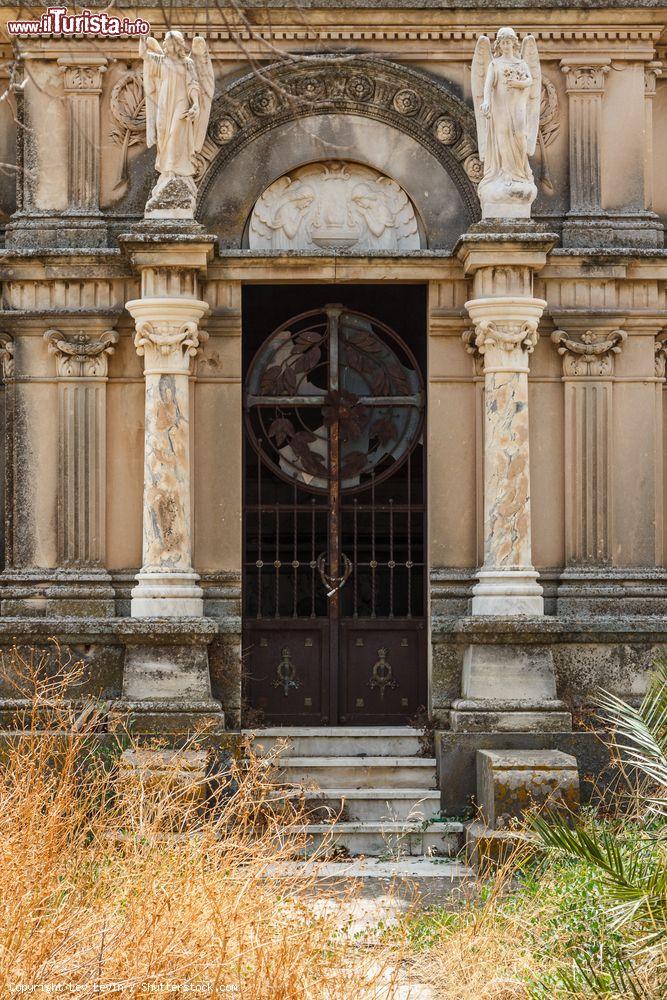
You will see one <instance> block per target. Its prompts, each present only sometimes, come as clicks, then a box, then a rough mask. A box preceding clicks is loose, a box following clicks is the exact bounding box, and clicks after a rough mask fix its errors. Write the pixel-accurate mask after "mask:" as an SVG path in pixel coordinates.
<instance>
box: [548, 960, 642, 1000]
mask: <svg viewBox="0 0 667 1000" xmlns="http://www.w3.org/2000/svg"><path fill="white" fill-rule="evenodd" d="M574 965H575V969H576V973H575V974H571V975H570V974H568V973H567V972H565V973H562V974H561V982H562V984H563V986H564V987H565V988H566V989H567V990H568V991H569V992H570V993H571V994H572V996H573V997H581V995H582V986H584V987H586V988H587V989H588V990H589V991H590V996H592V997H604V998H605V1000H621V998H627V1000H647V996H646V991H645V989H644V987H643V986H642V984H641V983H640V982H639V980H638V978H637V975H636V973H635V970H634V968H633V966H632V963H631V962H630V961H629V960H628V959H624V958H621V957H620V956H615V957H614V960H613V961H608V962H607V964H606V967H605V969H604V971H600V970H598V969H594V968H593V967H592V965H591V964H590V963H588V964H586V965H584V964H583V963H582V962H579V961H578V960H577V959H575V961H574Z"/></svg>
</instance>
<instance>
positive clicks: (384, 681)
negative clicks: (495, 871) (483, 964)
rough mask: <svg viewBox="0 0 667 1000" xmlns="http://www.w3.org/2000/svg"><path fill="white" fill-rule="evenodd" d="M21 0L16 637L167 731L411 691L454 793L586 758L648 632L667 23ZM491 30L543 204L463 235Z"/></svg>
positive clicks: (528, 9) (654, 592)
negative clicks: (147, 37) (66, 25)
mask: <svg viewBox="0 0 667 1000" xmlns="http://www.w3.org/2000/svg"><path fill="white" fill-rule="evenodd" d="M91 6H92V7H94V6H95V5H94V4H92V5H91ZM41 12H42V8H41V7H40V8H38V7H36V6H34V7H33V5H32V4H28V5H22V6H21V7H20V8H15V7H9V6H5V7H3V8H2V24H3V32H2V67H3V69H2V74H3V100H2V102H1V103H0V145H1V150H2V152H1V156H0V159H1V160H2V171H1V173H0V212H1V213H2V215H1V223H2V230H3V243H2V249H1V250H0V282H1V284H2V301H1V314H0V331H1V332H0V341H1V347H2V373H3V380H2V393H1V404H0V407H1V415H2V423H3V426H2V432H1V435H0V439H1V440H2V442H3V451H2V460H3V463H4V493H3V496H2V504H3V507H4V545H3V562H2V572H1V574H0V643H2V645H3V646H5V647H6V646H9V645H11V643H12V642H13V641H14V639H16V640H17V641H18V642H19V643H22V644H28V645H36V646H38V647H40V646H44V645H45V644H46V643H47V642H48V640H49V637H52V636H55V637H57V638H58V639H59V640H60V642H61V644H62V645H63V647H65V648H66V649H71V650H72V651H73V653H74V654H75V655H76V656H80V657H82V658H83V659H84V660H85V661H86V663H87V664H88V681H87V689H86V691H85V692H83V694H88V695H90V694H94V695H96V696H100V697H102V698H103V699H105V700H106V701H108V702H109V703H110V704H111V706H112V708H113V709H114V710H118V711H129V712H131V714H132V717H133V719H134V720H135V725H136V727H137V729H138V731H139V732H142V733H148V734H155V735H158V736H159V735H169V734H177V735H180V734H182V733H185V732H188V731H191V730H192V729H193V728H194V727H196V726H197V725H198V724H199V723H200V722H205V723H206V724H208V725H209V727H210V728H211V731H212V732H213V733H214V734H221V733H224V732H233V731H237V730H239V728H240V727H241V726H242V725H244V724H245V725H253V726H256V725H258V724H259V725H261V724H262V723H266V724H269V725H274V726H275V725H289V726H308V727H317V726H323V727H331V726H339V725H340V726H355V725H359V726H366V727H372V726H383V725H384V726H388V725H392V726H395V725H403V724H405V723H406V722H408V721H409V720H410V719H412V718H413V717H415V715H416V714H417V713H418V711H419V709H420V707H421V706H424V707H427V708H428V711H429V713H430V715H431V717H432V719H433V720H434V724H435V728H436V730H437V732H438V746H439V752H440V755H441V782H442V787H443V796H444V805H445V807H446V808H449V809H450V810H452V811H456V809H457V808H458V806H459V805H460V804H461V802H463V801H465V798H466V796H467V794H468V793H469V791H470V790H471V789H470V786H471V783H472V780H473V779H472V762H473V759H474V757H473V755H474V751H475V749H478V748H479V747H487V748H488V747H500V748H504V749H508V748H509V749H511V748H513V747H529V748H560V749H564V750H566V751H569V752H571V753H574V754H575V756H578V758H579V759H580V760H581V761H584V762H586V763H587V765H588V764H590V760H591V758H590V754H591V753H592V752H593V751H592V750H591V744H590V739H589V737H588V735H587V734H586V733H583V732H582V731H581V729H580V725H581V719H582V717H583V716H584V715H585V712H586V709H587V708H589V707H590V705H591V704H592V702H593V701H594V697H595V691H596V689H597V688H598V686H603V687H605V688H607V689H609V690H611V691H614V692H616V693H617V694H619V695H622V696H624V697H629V698H630V699H636V698H637V697H638V696H639V695H640V694H641V692H642V690H643V687H644V685H645V681H646V677H647V674H648V671H649V670H650V666H651V662H652V661H653V660H654V659H655V657H656V656H659V655H660V654H661V653H662V652H664V650H665V647H666V646H667V562H666V559H667V550H666V547H665V534H666V529H667V503H666V502H665V496H666V489H667V470H666V462H665V447H666V444H667V441H666V434H665V421H666V418H667V406H666V404H665V392H664V389H665V383H666V378H665V372H666V361H667V254H666V252H665V250H664V249H663V243H664V223H665V220H666V219H667V175H666V174H665V171H664V169H663V168H662V167H663V164H664V162H665V156H667V76H666V77H663V76H662V66H663V60H664V57H665V51H664V50H665V46H666V44H667V7H663V6H661V5H660V3H657V2H654V0H644V2H642V0H637V2H634V3H632V2H608V3H598V2H596V0H593V2H587V3H583V2H582V3H580V2H578V0H570V2H569V3H568V2H555V0H554V2H551V0H534V2H533V3H532V4H531V3H530V2H523V0H522V2H514V0H503V2H499V3H497V4H496V5H493V4H489V3H482V2H481V0H480V2H477V0H466V2H464V3H461V4H450V3H447V2H431V0H421V2H420V3H412V2H411V0H405V2H404V3H402V4H401V3H398V2H397V3H386V2H381V0H361V2H356V0H355V2H352V0H350V2H347V0H340V2H339V0H320V2H317V0H312V2H311V0H309V2H308V3H301V4H296V3H289V2H288V0H275V2H274V0H261V2H260V0H257V2H255V0H249V2H247V3H244V4H242V5H241V6H240V7H239V6H238V5H233V6H229V7H227V6H226V5H225V3H224V0H223V2H221V3H219V4H206V3H188V2H187V0H179V2H178V3H176V4H171V5H168V6H165V7H162V6H158V5H156V6H155V7H141V8H135V7H130V6H128V5H125V4H123V3H121V4H119V5H118V6H117V8H116V9H115V10H114V11H113V12H112V13H117V14H118V15H119V16H120V17H128V18H131V19H134V18H136V17H139V16H141V17H142V18H144V19H145V20H146V21H147V22H148V23H149V25H150V28H151V37H152V39H153V40H154V43H148V44H147V43H145V42H144V43H141V46H140V43H139V40H138V37H137V36H135V35H130V34H121V35H120V36H115V37H104V36H102V35H93V34H90V33H89V34H81V33H80V34H76V35H74V36H71V35H70V36H65V35H56V34H52V35H50V36H46V35H44V34H35V33H33V34H27V33H23V34H21V33H18V34H17V33H13V34H10V33H9V31H8V30H7V29H5V28H4V25H6V23H7V22H8V21H13V20H16V19H24V20H25V19H29V18H38V17H39V16H40V14H41ZM506 25H511V26H512V28H513V29H514V31H515V32H516V34H517V36H518V39H519V40H523V39H524V38H525V36H527V35H532V36H534V39H535V44H536V51H537V53H538V56H539V65H538V64H537V63H536V62H533V63H532V64H531V67H532V70H533V81H535V79H537V77H536V76H535V74H536V72H537V71H538V70H539V67H541V79H540V80H539V81H538V82H539V87H538V90H537V92H536V93H535V94H533V95H532V96H531V99H530V100H531V103H530V104H529V108H530V109H532V110H530V114H532V115H536V116H537V117H536V118H534V121H535V123H536V133H535V134H534V135H533V145H534V154H533V155H531V157H530V164H531V168H532V175H533V178H534V185H535V189H536V191H535V197H534V200H533V201H532V209H531V207H530V205H529V206H528V217H526V215H525V213H524V215H523V217H521V213H514V212H512V211H510V210H509V209H508V210H507V215H503V214H502V213H501V214H497V213H496V214H495V215H492V217H487V218H485V219H484V220H483V221H481V208H480V197H479V191H478V189H479V185H480V182H481V181H482V179H483V177H484V170H485V167H484V163H485V162H487V164H488V162H490V161H489V159H488V158H489V157H490V156H491V152H490V143H491V140H490V139H489V138H488V136H487V142H486V152H485V155H484V157H482V156H481V155H480V147H479V136H478V125H477V123H476V118H475V108H474V101H473V98H474V89H475V75H474V74H475V68H474V63H473V54H474V52H475V47H476V44H477V40H478V38H479V37H480V36H481V35H486V36H488V37H489V38H490V39H491V41H492V42H493V39H494V38H495V35H496V33H497V32H498V30H499V29H500V28H502V27H504V26H506ZM171 29H177V30H178V31H180V32H182V35H183V41H181V42H178V39H177V43H178V44H176V43H174V45H173V46H172V49H169V45H168V44H167V42H166V40H165V39H166V35H167V32H168V31H169V30H171ZM195 36H200V38H202V39H203V42H202V41H197V40H194V41H193V39H195ZM162 44H164V45H165V50H164V51H165V52H166V53H167V55H166V56H164V55H161V54H160V53H161V52H162V51H163V50H162V49H161V48H160V45H162ZM151 45H153V47H151ZM178 46H181V48H178ZM183 46H185V47H183ZM510 48H511V46H510ZM177 49H178V51H177ZM186 49H187V52H189V51H190V49H191V55H190V56H187V58H186ZM170 51H171V52H172V53H176V54H173V55H172V56H169V52H170ZM495 51H496V50H495V49H494V52H495ZM508 51H509V50H508ZM524 51H527V50H524ZM531 51H533V50H531ZM179 52H180V53H181V54H180V55H179V54H178V53H179ZM488 58H489V57H487V62H488ZM532 58H533V60H534V59H535V58H536V57H532ZM151 59H152V62H151ZM165 59H166V60H167V61H166V62H165ZM170 59H171V62H169V60H170ZM179 60H180V62H179ZM485 65H486V64H485ZM499 65H500V64H499ZM165 66H166V67H167V68H168V67H169V66H172V68H173V67H174V66H175V67H176V69H173V79H172V77H169V80H170V81H172V82H168V86H169V87H173V88H176V89H175V90H173V91H170V92H169V94H168V93H167V91H166V90H164V87H166V86H167V84H165V83H164V80H165V79H167V77H166V76H165V73H166V72H167V70H166V69H165ZM471 66H472V70H471ZM179 67H180V68H179ZM170 72H171V70H170ZM499 72H500V71H499ZM160 73H162V76H160ZM179 73H180V76H179ZM151 74H153V75H151ZM155 74H157V75H155ZM174 81H175V82H174ZM179 87H183V88H185V89H184V90H183V91H182V92H183V93H187V95H188V96H187V101H188V102H192V106H191V110H192V107H194V111H192V114H191V116H190V118H189V119H188V118H184V117H182V115H181V111H182V110H185V111H187V109H188V107H189V104H188V103H186V104H185V105H179V104H178V100H180V98H179V97H178V94H179V93H181V91H179V90H178V88H179ZM160 88H162V89H160ZM165 94H166V95H167V96H164V95H165ZM170 95H171V96H170ZM173 95H176V96H173ZM170 101H171V102H172V103H171V104H170V103H169V102H170ZM165 102H166V103H165ZM165 109H167V110H165ZM174 109H176V110H175V111H174ZM167 111H169V113H170V114H171V116H172V117H171V118H170V119H169V122H168V123H167V125H165V120H164V115H165V114H166V113H167ZM490 114H491V118H489V121H491V122H493V121H494V120H495V121H496V124H497V122H498V121H499V119H498V118H496V119H494V115H496V114H497V113H496V112H495V111H494V110H493V108H491V112H490ZM161 115H162V118H161V117H160V116H161ZM497 127H498V128H500V127H501V126H500V125H498V126H497ZM175 129H180V130H181V131H182V132H183V136H184V138H183V139H182V142H183V143H186V142H193V143H194V147H193V148H194V153H193V158H192V171H191V172H190V173H188V171H187V169H184V168H183V167H182V165H181V166H179V165H178V163H177V162H176V161H177V160H178V158H179V156H181V151H182V149H183V148H185V147H184V146H183V147H182V146H181V145H179V144H180V143H181V139H180V138H179V139H178V141H177V140H176V138H174V137H175V135H176V132H174V130H175ZM161 130H162V132H161ZM170 130H171V131H170ZM186 133H187V136H186ZM180 134H181V133H180V132H179V133H178V135H179V136H180ZM498 134H501V133H500V132H499V133H498ZM170 137H171V138H170ZM188 137H189V138H188ZM499 141H500V140H499ZM503 141H504V140H503ZM529 145H530V140H529ZM529 151H530V150H529ZM156 155H157V156H158V157H161V158H162V159H161V161H159V163H158V168H157V172H156ZM181 159H182V157H181ZM167 161H169V162H167ZM189 162H190V161H187V163H189ZM187 163H186V166H187ZM156 181H157V183H156ZM192 206H194V210H192ZM508 215H511V216H513V217H507V216H508ZM3 688H4V689H0V698H1V699H2V700H0V711H1V712H2V716H3V719H4V720H5V722H7V720H8V719H9V718H10V716H11V714H12V712H13V711H14V709H15V707H16V703H17V694H16V691H15V690H14V689H13V688H12V686H11V685H10V684H6V685H3ZM422 714H423V713H422ZM582 766H583V765H582Z"/></svg>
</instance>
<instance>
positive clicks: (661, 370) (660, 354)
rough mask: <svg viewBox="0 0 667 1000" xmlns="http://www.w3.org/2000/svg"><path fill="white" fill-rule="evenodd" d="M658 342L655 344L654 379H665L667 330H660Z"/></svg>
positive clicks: (666, 373)
mask: <svg viewBox="0 0 667 1000" xmlns="http://www.w3.org/2000/svg"><path fill="white" fill-rule="evenodd" d="M660 333H661V334H662V336H661V338H660V339H659V340H656V342H655V348H654V350H655V377H656V378H665V375H667V330H661V331H660Z"/></svg>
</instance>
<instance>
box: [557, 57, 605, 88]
mask: <svg viewBox="0 0 667 1000" xmlns="http://www.w3.org/2000/svg"><path fill="white" fill-rule="evenodd" d="M609 63H610V60H609V59H606V60H603V61H600V62H596V61H594V60H588V59H587V60H586V61H585V62H582V63H578V62H575V61H574V60H573V59H562V60H561V63H560V68H561V70H562V72H563V73H564V74H565V89H566V91H567V93H568V94H573V93H574V94H591V95H595V94H601V93H602V92H603V91H604V85H605V77H606V76H607V73H608V72H609Z"/></svg>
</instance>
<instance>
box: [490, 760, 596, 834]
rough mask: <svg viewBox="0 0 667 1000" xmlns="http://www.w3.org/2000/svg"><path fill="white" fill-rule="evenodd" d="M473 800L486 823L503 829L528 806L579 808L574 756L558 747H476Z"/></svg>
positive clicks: (516, 818)
mask: <svg viewBox="0 0 667 1000" xmlns="http://www.w3.org/2000/svg"><path fill="white" fill-rule="evenodd" d="M477 804H478V807H479V811H480V813H481V816H482V818H483V820H484V822H485V823H486V825H487V826H489V827H491V828H492V829H494V830H495V829H504V828H506V827H507V826H509V825H510V824H511V821H512V820H520V819H522V817H523V816H524V815H525V813H526V811H527V810H528V809H531V808H533V807H537V808H544V809H547V810H549V811H552V810H557V811H564V812H574V811H576V810H577V809H578V808H579V774H578V771H577V761H576V758H575V757H572V756H570V755H569V754H566V753H562V752H561V751H560V750H478V751H477Z"/></svg>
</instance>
